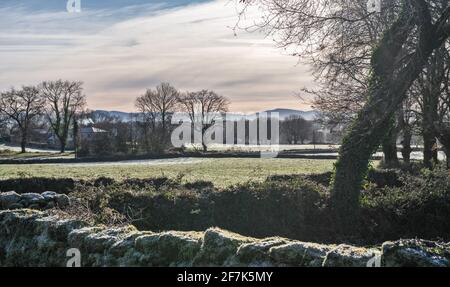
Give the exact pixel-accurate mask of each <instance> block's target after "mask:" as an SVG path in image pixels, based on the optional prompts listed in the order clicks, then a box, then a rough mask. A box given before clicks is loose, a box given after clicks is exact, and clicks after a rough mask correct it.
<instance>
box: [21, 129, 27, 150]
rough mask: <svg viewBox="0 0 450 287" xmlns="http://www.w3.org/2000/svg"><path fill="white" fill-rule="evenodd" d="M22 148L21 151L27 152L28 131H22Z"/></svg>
mask: <svg viewBox="0 0 450 287" xmlns="http://www.w3.org/2000/svg"><path fill="white" fill-rule="evenodd" d="M20 148H21V153H26V152H27V150H26V148H27V133H26V132H22V138H21V141H20Z"/></svg>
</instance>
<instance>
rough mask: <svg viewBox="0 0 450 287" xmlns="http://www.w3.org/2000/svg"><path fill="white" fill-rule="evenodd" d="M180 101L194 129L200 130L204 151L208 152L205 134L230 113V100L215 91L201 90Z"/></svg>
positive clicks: (180, 98) (185, 95) (186, 95)
mask: <svg viewBox="0 0 450 287" xmlns="http://www.w3.org/2000/svg"><path fill="white" fill-rule="evenodd" d="M178 101H179V103H180V107H181V109H182V110H183V111H184V112H185V113H186V114H187V115H188V116H189V118H190V120H191V123H192V124H193V126H194V128H197V127H198V128H199V129H200V132H201V136H202V147H203V151H204V152H206V151H207V150H208V146H207V145H206V143H205V133H206V131H207V130H208V128H209V127H211V125H212V124H214V121H215V120H217V119H218V117H219V116H220V115H221V114H222V113H224V112H227V111H228V106H229V101H228V99H227V98H225V97H223V96H220V95H218V94H216V93H215V92H213V91H209V90H201V91H198V92H195V93H189V92H188V93H186V94H184V95H181V96H180V97H179V99H178Z"/></svg>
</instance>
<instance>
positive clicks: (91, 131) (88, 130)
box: [80, 127, 107, 134]
mask: <svg viewBox="0 0 450 287" xmlns="http://www.w3.org/2000/svg"><path fill="white" fill-rule="evenodd" d="M80 131H81V132H82V133H86V134H95V133H107V131H105V130H102V129H98V128H94V127H87V128H81V130H80Z"/></svg>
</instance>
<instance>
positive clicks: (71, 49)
mask: <svg viewBox="0 0 450 287" xmlns="http://www.w3.org/2000/svg"><path fill="white" fill-rule="evenodd" d="M236 2H237V1H236V0H210V1H207V0H203V1H201V0H170V1H168V0H108V1H106V0H81V9H82V10H81V12H80V13H69V12H68V11H67V9H66V4H67V0H1V2H0V63H1V66H0V90H5V89H8V88H10V87H12V86H15V87H18V86H21V85H30V84H38V83H40V82H41V81H44V80H56V79H67V80H81V81H83V82H84V88H85V93H86V96H87V101H88V107H89V108H90V109H104V110H120V111H134V110H135V108H134V100H135V98H136V97H137V96H139V95H141V94H143V93H144V92H145V90H146V89H147V88H153V87H155V86H156V85H157V84H159V83H160V82H170V83H171V84H173V85H174V86H175V87H176V88H178V89H179V90H181V91H196V90H201V89H210V90H214V91H216V92H217V93H219V94H221V95H223V96H226V97H227V98H229V99H230V101H231V103H232V104H231V107H230V109H231V110H232V111H235V112H256V111H261V110H267V109H273V108H290V109H303V110H305V109H309V108H310V107H309V104H308V103H307V102H305V101H303V102H302V101H301V100H300V99H299V98H298V97H297V96H296V94H297V93H298V92H299V91H300V89H301V88H304V87H311V86H312V85H313V83H312V76H311V72H310V69H309V67H308V66H307V65H305V64H301V63H299V61H298V58H296V57H293V56H290V55H289V54H288V53H287V52H285V51H283V50H281V49H277V48H276V47H275V44H274V42H273V40H272V39H271V38H269V37H266V36H265V34H264V33H262V32H253V33H249V32H246V31H244V30H238V31H237V33H236V34H235V33H234V32H233V29H232V27H234V26H235V24H236V22H237V20H238V17H237V11H238V8H239V6H237V5H238V4H237V3H236ZM258 15H259V14H258V11H256V10H251V11H249V13H248V14H247V16H246V19H245V21H246V22H244V24H243V25H244V26H245V25H246V24H245V23H252V21H254V19H257V17H258Z"/></svg>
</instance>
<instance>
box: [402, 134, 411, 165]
mask: <svg viewBox="0 0 450 287" xmlns="http://www.w3.org/2000/svg"><path fill="white" fill-rule="evenodd" d="M411 139H412V135H411V131H410V130H409V128H407V127H404V129H403V141H402V146H403V148H402V157H403V161H404V162H405V163H407V164H409V163H410V162H411V152H412V148H411Z"/></svg>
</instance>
